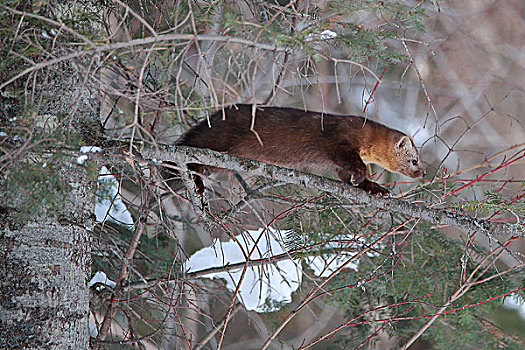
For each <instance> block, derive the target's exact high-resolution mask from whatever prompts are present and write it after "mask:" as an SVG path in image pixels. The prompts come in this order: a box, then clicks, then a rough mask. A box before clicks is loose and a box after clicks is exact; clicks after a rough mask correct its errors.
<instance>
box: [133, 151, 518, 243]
mask: <svg viewBox="0 0 525 350" xmlns="http://www.w3.org/2000/svg"><path fill="white" fill-rule="evenodd" d="M142 155H143V156H144V157H145V158H146V159H158V160H161V159H162V160H169V161H172V162H175V163H177V164H180V165H184V164H186V163H200V164H205V165H213V166H216V167H221V168H226V169H231V170H236V171H246V172H249V173H250V174H253V175H257V176H262V177H266V178H271V179H273V180H278V181H282V182H285V183H291V184H296V185H301V186H304V187H310V188H316V189H318V190H320V191H326V192H330V193H331V194H333V195H336V196H340V197H343V198H346V199H348V200H352V201H355V202H358V203H361V204H363V205H367V206H371V207H374V208H377V209H382V210H385V211H390V212H397V213H400V214H404V215H408V216H410V217H413V218H418V219H423V220H426V221H429V222H431V223H433V224H439V225H447V226H454V227H458V228H462V229H464V230H466V231H468V232H474V231H479V232H482V233H484V234H486V235H487V236H488V237H489V238H491V239H494V238H493V237H492V235H493V234H498V235H507V236H509V238H510V237H511V236H513V237H525V228H524V226H523V225H520V224H505V223H499V222H490V221H487V220H483V219H476V218H473V217H470V216H468V215H461V214H457V213H453V212H450V211H447V210H443V209H433V208H429V207H425V206H422V205H418V204H414V203H410V202H406V201H403V200H401V199H397V198H385V197H376V196H372V195H370V194H368V193H367V192H365V191H363V190H361V189H359V188H356V187H352V186H348V185H346V184H344V183H342V182H341V181H337V180H331V179H327V178H324V177H321V176H316V175H312V174H306V173H302V172H300V171H297V170H292V169H286V168H280V167H277V166H275V165H271V164H266V163H262V162H258V161H254V160H251V159H245V158H239V157H235V156H232V155H229V154H222V153H219V152H214V151H211V150H207V149H198V148H191V147H183V146H178V147H174V146H163V147H162V146H161V147H159V148H153V147H148V148H145V149H144V150H143V151H142Z"/></svg>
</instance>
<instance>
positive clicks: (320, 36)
mask: <svg viewBox="0 0 525 350" xmlns="http://www.w3.org/2000/svg"><path fill="white" fill-rule="evenodd" d="M336 37H337V33H336V32H334V31H331V30H330V29H325V30H323V31H322V32H321V33H313V34H308V35H307V36H306V41H312V40H316V39H317V40H330V39H333V38H336Z"/></svg>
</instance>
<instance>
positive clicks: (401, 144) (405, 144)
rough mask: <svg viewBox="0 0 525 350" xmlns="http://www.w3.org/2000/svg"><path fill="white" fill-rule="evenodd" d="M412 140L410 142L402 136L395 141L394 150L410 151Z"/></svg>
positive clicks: (408, 138) (406, 137)
mask: <svg viewBox="0 0 525 350" xmlns="http://www.w3.org/2000/svg"><path fill="white" fill-rule="evenodd" d="M412 147H413V146H412V140H410V137H408V136H406V135H405V136H403V137H401V138H400V139H399V141H397V144H396V148H398V149H404V150H407V151H408V150H410V149H412Z"/></svg>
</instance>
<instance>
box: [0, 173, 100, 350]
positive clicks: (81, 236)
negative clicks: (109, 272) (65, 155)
mask: <svg viewBox="0 0 525 350" xmlns="http://www.w3.org/2000/svg"><path fill="white" fill-rule="evenodd" d="M65 170H67V173H64V175H65V174H67V177H68V180H69V184H70V186H71V188H72V191H71V192H70V193H69V198H68V204H67V205H66V208H65V210H64V211H63V213H61V215H60V216H59V217H56V218H52V217H47V216H40V217H38V218H35V219H34V220H31V221H30V222H25V223H21V222H17V220H16V219H14V218H13V216H12V215H11V213H9V212H4V213H2V214H1V215H0V294H1V296H2V297H1V302H0V348H1V349H89V334H88V315H89V288H88V285H87V284H88V280H89V277H90V273H91V257H90V254H91V245H90V235H89V232H88V229H89V228H90V220H89V217H90V215H91V213H92V212H93V210H92V205H93V196H92V193H93V191H91V188H90V186H88V185H87V184H88V182H87V181H86V176H85V173H84V171H83V170H82V169H78V168H71V169H65Z"/></svg>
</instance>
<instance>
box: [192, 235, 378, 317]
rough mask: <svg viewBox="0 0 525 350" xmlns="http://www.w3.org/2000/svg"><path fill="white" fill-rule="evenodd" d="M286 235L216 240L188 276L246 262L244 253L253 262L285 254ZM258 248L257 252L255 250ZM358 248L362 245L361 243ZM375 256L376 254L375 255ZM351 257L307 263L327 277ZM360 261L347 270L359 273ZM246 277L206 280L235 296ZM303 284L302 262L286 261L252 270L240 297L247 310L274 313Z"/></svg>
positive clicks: (231, 274) (197, 256)
mask: <svg viewBox="0 0 525 350" xmlns="http://www.w3.org/2000/svg"><path fill="white" fill-rule="evenodd" d="M285 234H286V232H280V231H279V230H275V229H272V228H269V229H267V230H265V229H259V230H257V231H248V232H246V233H245V234H242V235H238V236H236V242H235V241H232V240H229V241H227V242H221V241H219V240H218V239H216V240H215V241H214V243H213V245H212V246H210V247H206V248H202V249H200V250H198V251H197V252H195V253H194V254H193V255H192V256H191V257H190V258H189V259H188V260H187V261H186V264H185V268H186V270H187V272H195V271H201V270H205V269H208V268H212V267H222V266H227V265H231V264H237V263H244V262H245V261H246V259H245V257H244V254H243V252H244V253H245V254H246V255H248V254H249V253H250V252H251V251H252V250H253V252H252V253H251V255H250V256H249V259H250V260H254V259H264V258H269V257H271V256H275V255H278V254H282V253H285V251H284V249H283V247H282V246H281V244H280V243H279V242H282V241H283V238H282V237H283V236H284V235H285ZM255 245H257V246H256V249H253V247H254V246H255ZM357 245H359V246H360V245H361V244H360V242H359V241H358V243H357ZM374 254H375V253H374ZM350 258H351V256H349V255H348V254H345V255H337V254H331V255H325V256H323V257H320V256H316V257H306V258H304V262H305V263H306V264H307V265H309V266H310V268H312V270H313V271H314V273H315V275H316V276H321V277H326V276H328V275H330V274H331V273H332V272H334V271H335V270H337V269H338V268H339V267H340V266H341V265H343V264H345V263H346V262H347V261H348V259H350ZM358 262H359V260H358V259H356V260H354V261H353V262H351V263H349V264H348V265H346V268H351V269H354V270H357V267H358ZM241 275H242V267H239V268H238V269H235V270H230V271H224V272H217V273H210V274H207V275H204V276H202V277H204V278H222V279H224V280H225V281H226V288H228V290H230V291H231V292H234V291H235V290H236V288H237V285H238V284H239V281H240V278H241ZM301 282H302V268H301V260H300V259H291V258H290V259H284V260H279V261H277V262H276V263H274V264H268V263H267V264H262V265H260V266H249V267H248V269H247V271H246V274H245V276H244V279H243V280H242V282H241V285H240V287H239V292H238V294H237V296H238V298H239V300H240V302H241V303H242V304H243V305H244V307H245V308H246V309H247V310H254V311H256V312H273V311H277V310H279V308H280V307H281V305H282V304H286V303H290V302H291V301H292V293H293V292H294V291H296V290H297V288H299V286H300V285H301Z"/></svg>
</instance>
